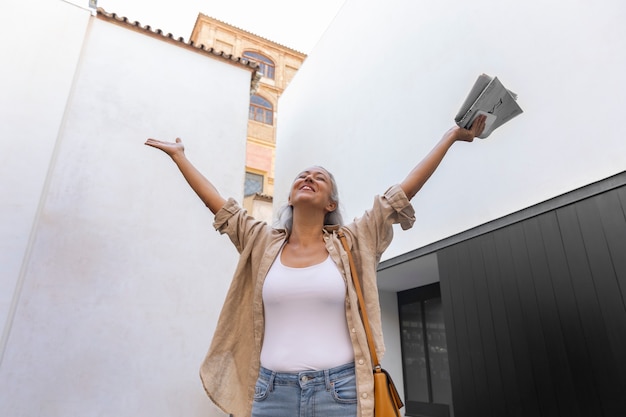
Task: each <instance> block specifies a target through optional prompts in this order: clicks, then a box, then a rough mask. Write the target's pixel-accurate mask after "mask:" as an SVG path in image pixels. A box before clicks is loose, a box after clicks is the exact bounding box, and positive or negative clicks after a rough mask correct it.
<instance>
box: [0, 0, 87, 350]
mask: <svg viewBox="0 0 626 417" xmlns="http://www.w3.org/2000/svg"><path fill="white" fill-rule="evenodd" d="M88 19H89V12H88V11H86V10H84V9H80V8H78V7H76V6H72V5H69V4H67V3H64V2H61V1H52V2H51V1H35V2H27V3H26V2H22V1H18V0H10V1H8V2H3V4H2V13H0V54H1V56H3V57H4V59H3V60H2V61H3V63H2V65H0V90H1V91H2V94H0V120H1V123H0V143H1V144H2V152H0V196H1V197H0V198H1V203H0V323H1V325H4V324H5V323H6V321H7V317H8V315H9V314H10V310H11V309H12V301H13V294H14V290H15V288H16V285H17V282H18V277H19V276H20V271H21V270H22V269H23V268H24V267H25V265H23V260H24V254H25V253H26V252H27V251H28V250H30V248H29V239H30V236H31V232H32V226H33V222H34V219H35V216H36V213H37V210H38V207H39V201H40V198H41V193H42V190H43V187H44V184H45V182H46V176H47V173H48V167H49V165H50V159H51V157H52V155H53V153H54V147H55V143H56V139H57V138H56V136H57V134H58V131H59V129H60V126H61V122H62V118H63V113H64V111H65V105H66V102H67V99H68V96H69V94H70V87H71V83H72V78H73V76H74V71H75V68H76V64H77V62H78V59H79V55H80V50H81V47H82V43H83V40H84V36H85V30H86V27H87V23H88ZM25 22H28V24H25ZM33 28H42V29H41V30H33ZM6 337H7V329H6V328H4V331H3V334H2V338H3V339H2V340H4V339H6Z"/></svg>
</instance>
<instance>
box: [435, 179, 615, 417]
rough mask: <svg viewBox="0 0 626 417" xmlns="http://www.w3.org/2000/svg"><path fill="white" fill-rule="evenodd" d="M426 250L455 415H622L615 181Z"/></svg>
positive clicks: (597, 416) (464, 416)
mask: <svg viewBox="0 0 626 417" xmlns="http://www.w3.org/2000/svg"><path fill="white" fill-rule="evenodd" d="M438 259H439V267H440V275H441V295H442V300H443V304H444V311H445V319H446V332H447V337H448V349H449V360H450V371H451V377H452V390H453V397H454V410H455V416H456V417H474V416H481V417H485V416H498V417H500V416H520V417H522V416H523V417H526V416H567V417H575V416H581V417H587V416H592V417H599V416H626V307H625V304H626V186H622V187H620V188H616V189H613V190H610V191H607V192H604V193H602V194H599V195H596V196H593V197H590V198H587V199H584V200H581V201H578V202H576V203H574V204H569V205H567V206H563V207H561V208H557V209H555V210H551V211H548V212H545V213H543V214H540V215H538V216H535V217H532V218H530V219H526V220H523V221H521V222H518V223H515V224H512V225H509V226H506V227H502V228H500V229H497V230H495V231H492V232H489V233H487V234H484V235H481V236H478V237H475V238H472V239H470V240H466V241H464V242H460V243H457V244H454V245H452V246H449V247H447V248H444V249H441V250H440V251H438Z"/></svg>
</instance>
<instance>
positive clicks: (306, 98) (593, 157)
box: [275, 0, 626, 386]
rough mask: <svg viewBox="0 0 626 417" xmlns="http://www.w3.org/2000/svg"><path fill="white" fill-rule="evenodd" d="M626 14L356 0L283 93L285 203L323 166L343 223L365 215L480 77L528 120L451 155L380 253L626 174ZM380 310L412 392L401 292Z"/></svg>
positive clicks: (625, 9) (597, 6) (596, 5)
mask: <svg viewBox="0 0 626 417" xmlns="http://www.w3.org/2000/svg"><path fill="white" fill-rule="evenodd" d="M625 18H626V3H624V2H623V1H621V0H599V1H596V2H587V1H582V0H575V1H564V0H560V1H551V2H545V1H539V0H529V1H524V2H517V1H496V0H477V1H472V2H467V1H463V0H443V1H436V2H432V1H431V2H427V1H414V0H390V1H379V0H348V1H347V2H346V4H345V5H344V7H343V8H342V10H341V11H340V13H339V15H338V16H337V17H336V18H335V20H334V21H333V22H332V24H331V26H330V27H329V29H328V30H327V31H326V33H325V35H324V37H323V38H322V40H321V41H320V42H319V43H318V44H317V46H316V48H315V49H314V50H313V51H312V52H311V53H310V54H309V56H308V58H307V60H306V61H305V63H304V65H303V67H302V68H301V69H300V70H299V71H298V74H297V75H296V77H295V78H294V80H293V81H292V83H291V84H290V86H289V88H288V89H287V90H286V91H285V93H284V94H283V95H282V96H281V102H280V109H281V112H280V115H279V116H280V117H279V119H278V126H277V127H278V132H277V154H276V182H275V190H276V199H275V201H276V205H277V206H278V205H280V204H281V202H282V201H284V200H285V198H286V193H287V190H288V189H289V185H290V183H291V181H292V179H293V178H294V176H295V175H296V174H297V173H298V172H299V171H300V170H302V169H303V168H304V167H307V166H310V165H314V164H320V165H323V166H325V167H326V168H328V169H329V170H330V171H331V172H333V173H334V174H335V176H336V178H337V180H338V183H339V187H340V190H339V191H340V196H341V202H342V204H343V206H344V212H345V218H346V219H352V218H354V217H355V216H359V215H361V214H362V213H363V211H364V210H365V209H366V208H368V207H369V206H370V204H371V201H372V196H373V195H374V194H376V193H382V192H384V191H385V190H386V188H387V187H388V186H390V185H391V184H394V183H397V182H399V181H401V180H402V179H403V178H404V177H405V176H406V174H407V173H408V172H409V171H410V169H411V168H412V167H413V166H414V165H415V164H416V163H418V162H419V161H420V159H421V158H422V157H423V156H424V155H425V154H426V153H427V152H428V151H429V150H430V149H431V147H432V146H433V145H434V144H435V143H436V141H437V140H439V138H440V137H441V136H442V134H443V133H444V132H445V131H446V130H447V129H448V128H449V127H451V126H452V124H453V118H454V116H455V114H456V112H457V110H458V107H459V106H460V105H461V103H462V102H463V100H464V98H465V95H466V94H467V93H468V91H469V89H470V87H471V85H472V84H473V82H474V81H475V79H476V77H477V76H478V75H479V74H481V73H487V74H489V75H492V76H498V77H499V78H500V79H501V80H502V81H503V82H504V84H505V86H507V87H508V88H509V89H511V90H513V91H514V92H516V93H518V94H519V103H520V105H521V106H522V108H523V109H524V111H525V113H524V114H523V115H521V116H519V117H518V118H516V119H514V120H512V121H511V122H509V124H507V125H505V126H503V127H502V128H500V129H499V130H498V131H496V132H495V133H494V134H493V135H492V136H491V137H490V138H488V139H486V140H476V141H475V143H472V144H466V143H459V144H457V145H455V146H454V147H453V148H452V150H451V151H450V153H449V154H448V156H447V157H446V159H445V160H444V162H443V164H442V166H441V167H440V169H439V170H438V171H437V172H436V173H435V175H434V177H433V178H431V180H430V181H429V183H428V184H427V185H426V186H425V187H424V188H423V189H422V190H421V192H420V193H419V194H418V195H417V196H416V198H414V200H413V203H414V206H415V208H416V217H417V222H416V224H415V226H414V227H413V229H411V230H410V231H406V232H401V231H400V229H399V228H398V229H396V230H397V233H396V237H395V239H394V242H393V243H392V245H391V246H390V248H389V249H388V250H387V252H386V253H385V255H384V258H383V259H388V258H390V257H393V256H397V255H400V254H402V253H405V252H407V251H410V250H413V249H416V248H420V247H423V246H425V245H427V244H430V243H432V242H435V241H438V240H440V239H443V238H446V237H448V236H451V235H454V234H456V233H459V232H462V231H464V230H467V229H469V228H472V227H474V226H478V225H481V224H484V223H486V222H488V221H490V220H493V219H496V218H499V217H502V216H504V215H507V214H510V213H512V212H515V211H518V210H520V209H523V208H525V207H528V206H531V205H533V204H536V203H539V202H541V201H544V200H547V199H549V198H551V197H554V196H557V195H560V194H563V193H565V192H568V191H571V190H573V189H576V188H579V187H581V186H584V185H587V184H589V183H591V182H594V181H597V180H601V179H604V178H606V177H609V176H611V175H614V174H617V173H619V172H622V171H624V170H625V169H626V141H625V140H624V137H623V133H622V129H621V127H620V121H621V120H622V117H621V113H622V111H623V109H624V108H626V77H624V74H626V26H625V25H624V24H623V22H624V19H625ZM281 190H283V191H281ZM381 305H382V308H383V318H384V332H385V335H386V343H387V345H388V353H387V355H386V357H385V363H384V364H385V366H387V367H389V368H390V369H392V374H393V375H394V377H395V379H396V383H397V384H399V385H400V386H402V380H401V378H400V377H401V375H402V373H401V371H400V369H401V367H400V365H401V364H400V350H399V345H398V344H399V335H398V323H397V306H396V305H395V299H394V296H391V295H389V293H387V292H385V291H383V292H381ZM393 370H395V371H396V372H393Z"/></svg>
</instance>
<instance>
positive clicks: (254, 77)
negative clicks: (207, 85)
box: [96, 7, 262, 94]
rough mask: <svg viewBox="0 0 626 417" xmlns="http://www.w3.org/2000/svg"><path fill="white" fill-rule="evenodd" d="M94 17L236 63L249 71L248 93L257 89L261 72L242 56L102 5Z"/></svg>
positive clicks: (254, 63) (253, 63)
mask: <svg viewBox="0 0 626 417" xmlns="http://www.w3.org/2000/svg"><path fill="white" fill-rule="evenodd" d="M96 17H97V18H99V19H102V20H106V21H108V22H111V23H114V24H117V25H120V26H124V27H126V28H128V29H131V30H134V31H137V32H140V33H143V34H146V35H148V36H151V37H153V38H157V39H160V40H163V41H166V42H170V43H172V44H174V45H177V46H180V47H183V48H186V49H188V50H191V51H194V52H197V53H201V54H203V55H206V56H209V57H212V58H217V59H220V60H222V61H224V62H227V63H229V64H231V65H236V66H238V67H242V68H245V69H247V70H249V71H250V72H251V79H250V93H251V94H253V93H254V92H256V91H257V89H258V87H259V81H260V80H261V77H262V75H261V73H260V72H259V65H258V64H257V63H256V62H253V61H251V60H249V59H247V58H244V57H236V56H234V55H233V54H227V53H224V52H223V51H217V50H216V49H214V48H212V47H207V46H206V45H204V44H199V45H196V44H195V43H194V42H193V41H192V40H190V41H186V40H185V38H184V37H182V36H180V37H174V35H172V34H171V33H167V34H166V33H165V32H164V31H163V30H161V29H158V28H157V29H153V28H152V27H151V26H150V25H142V24H141V23H140V22H138V21H136V20H135V21H132V22H131V21H130V19H128V18H127V17H125V16H119V15H118V14H116V13H109V12H107V11H106V10H104V9H103V8H102V7H98V9H97V10H96Z"/></svg>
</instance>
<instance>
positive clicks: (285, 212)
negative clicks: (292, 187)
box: [275, 165, 343, 232]
mask: <svg viewBox="0 0 626 417" xmlns="http://www.w3.org/2000/svg"><path fill="white" fill-rule="evenodd" d="M312 168H320V169H323V170H324V171H326V173H327V174H328V177H329V178H330V185H331V187H330V188H331V190H330V199H331V201H332V202H333V203H335V204H336V205H337V208H335V210H333V211H330V212H328V213H326V216H325V217H324V226H334V225H339V226H343V216H342V215H341V209H340V204H339V190H338V189H337V181H335V176H334V175H333V174H332V173H331V172H330V171H328V170H327V169H326V168H324V167H322V166H319V165H316V166H314V167H312ZM275 226H276V227H277V228H279V229H285V230H287V231H288V232H291V229H292V228H293V207H292V206H291V205H290V204H289V202H287V203H285V204H283V205H282V206H281V207H280V209H278V214H277V217H276V222H275Z"/></svg>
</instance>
